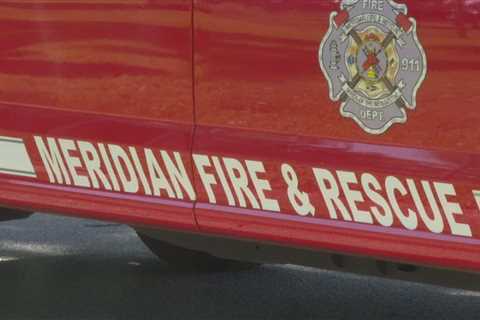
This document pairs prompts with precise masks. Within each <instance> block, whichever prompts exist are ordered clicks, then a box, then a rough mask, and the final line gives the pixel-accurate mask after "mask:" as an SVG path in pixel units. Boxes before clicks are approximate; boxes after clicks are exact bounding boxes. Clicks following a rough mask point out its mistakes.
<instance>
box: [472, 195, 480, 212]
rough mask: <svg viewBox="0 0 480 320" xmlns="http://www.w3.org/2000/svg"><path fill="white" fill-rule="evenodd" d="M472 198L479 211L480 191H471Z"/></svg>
mask: <svg viewBox="0 0 480 320" xmlns="http://www.w3.org/2000/svg"><path fill="white" fill-rule="evenodd" d="M473 197H474V198H475V201H476V202H477V206H478V209H479V210H480V191H478V190H473Z"/></svg>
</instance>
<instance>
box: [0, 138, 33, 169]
mask: <svg viewBox="0 0 480 320" xmlns="http://www.w3.org/2000/svg"><path fill="white" fill-rule="evenodd" d="M0 173H5V174H11V175H16V176H22V177H33V178H35V177H37V175H36V173H35V169H34V168H33V164H32V161H31V160H30V156H29V155H28V152H27V148H26V147H25V143H24V142H23V140H22V139H19V138H12V137H2V136H0Z"/></svg>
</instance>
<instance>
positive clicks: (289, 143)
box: [0, 0, 480, 271]
mask: <svg viewBox="0 0 480 320" xmlns="http://www.w3.org/2000/svg"><path fill="white" fill-rule="evenodd" d="M194 3H195V5H194V10H195V14H194V19H193V22H194V23H193V24H192V2H191V1H188V0H167V1H161V2H160V1H143V0H131V1H120V0H118V1H108V2H104V1H102V2H101V1H87V0H85V1H75V2H74V3H72V2H70V1H66V0H64V1H61V0H59V1H54V2H52V1H48V2H43V1H31V2H19V1H15V2H14V1H11V2H2V3H1V4H0V25H1V26H2V30H3V32H2V33H1V34H0V39H2V38H1V37H3V39H2V41H1V43H2V44H1V48H2V49H3V50H2V54H1V55H0V88H1V89H0V101H2V102H1V103H0V114H1V117H0V136H2V137H4V136H5V137H15V138H16V139H21V141H22V142H24V143H25V145H26V148H27V151H28V153H29V154H30V156H31V157H32V159H31V161H32V165H33V169H34V172H35V173H36V175H37V176H38V177H37V179H35V180H33V179H31V178H28V177H14V176H12V175H8V174H3V173H0V203H1V204H2V205H9V206H13V207H22V208H32V209H35V210H39V211H53V212H58V213H64V214H65V213H66V214H73V215H80V216H84V217H92V218H99V219H105V220H112V221H121V222H124V223H129V224H139V225H142V224H143V225H153V226H161V227H169V228H173V229H183V230H192V231H193V230H200V231H204V232H209V233H215V234H223V235H227V236H233V237H243V238H251V239H260V240H264V241H271V242H276V243H281V244H284V245H288V246H301V247H309V248H318V249H327V250H333V251H338V252H346V253H353V254H359V255H369V256H374V257H379V258H385V259H387V258H388V259H391V260H399V261H405V262H411V263H418V264H428V265H436V266H442V267H449V268H457V269H470V270H477V271H478V270H480V254H479V253H480V252H479V249H478V248H479V244H480V243H479V241H480V211H479V209H478V207H477V205H476V201H480V200H478V199H477V198H476V197H474V196H473V194H472V191H473V190H479V189H480V180H479V173H480V161H479V160H480V154H479V153H480V145H479V144H478V141H479V139H480V131H479V130H478V129H477V126H478V122H479V121H480V113H478V112H477V110H476V105H477V103H478V102H479V100H480V94H479V93H478V90H477V88H478V87H479V85H480V83H479V82H480V67H479V66H480V65H479V63H478V60H477V55H478V49H479V47H480V42H479V40H478V39H480V37H479V36H480V34H479V33H480V31H479V30H478V29H477V28H476V27H477V26H476V25H475V24H476V23H477V21H478V18H479V16H478V13H477V12H478V11H476V9H475V8H476V4H475V3H473V4H472V2H471V1H460V0H457V1H450V0H448V1H438V0H425V1H414V0H409V1H405V3H406V4H407V5H408V8H409V10H410V11H409V12H410V13H411V14H412V16H415V18H416V19H417V22H418V35H419V37H420V38H421V39H422V44H423V46H424V49H425V52H426V55H427V56H428V63H429V73H428V77H427V78H426V79H425V82H424V84H423V86H422V90H421V91H420V92H419V94H418V97H417V110H416V111H414V112H409V121H408V123H406V124H405V125H402V126H394V127H392V128H391V129H390V130H389V131H388V132H386V133H385V134H383V135H380V136H372V135H368V134H366V133H365V132H363V131H362V130H361V129H360V128H359V127H358V126H357V125H356V124H355V123H353V122H352V121H348V120H346V119H344V118H342V117H341V115H340V114H339V110H338V108H339V106H338V105H337V104H336V103H334V102H332V101H331V100H330V98H329V94H328V84H327V81H326V79H325V77H324V76H323V74H322V71H321V70H320V66H319V63H318V48H319V46H320V42H321V40H322V38H323V37H324V35H325V34H326V32H327V28H328V25H329V24H328V18H329V16H330V13H331V12H332V11H335V10H338V5H339V2H338V1H334V0H328V1H325V0H318V1H312V0H301V1H282V0H280V1H266V0H265V1H253V0H244V1H243V0H242V1H226V0H225V1H224V0H196V1H195V2H194ZM192 29H194V30H195V33H194V34H192ZM192 44H194V47H193V46H192ZM193 49H195V56H194V57H193V56H192V52H193ZM193 64H194V73H193V72H192V66H193ZM193 76H194V77H193ZM192 77H193V81H192ZM192 82H193V83H192ZM193 97H195V110H194V101H193ZM194 118H195V123H194ZM193 132H195V135H193ZM33 136H41V137H53V138H62V139H71V141H74V142H72V143H73V145H74V146H78V143H79V141H88V142H91V143H92V144H93V143H105V144H115V145H117V146H121V148H124V149H125V150H126V149H128V148H129V146H133V147H134V148H137V149H138V150H144V149H146V148H152V149H156V150H159V149H162V150H167V151H176V152H179V153H180V154H181V158H182V159H183V161H184V163H185V167H186V168H188V174H189V176H190V179H191V180H192V181H193V182H194V183H195V187H196V188H195V189H196V199H197V201H196V203H195V204H194V203H193V202H192V201H190V200H172V199H169V198H168V197H152V196H148V195H146V193H147V192H146V190H144V191H145V192H143V193H144V194H142V193H141V192H139V193H125V192H116V193H115V192H110V191H108V190H105V189H102V188H98V189H95V188H79V187H74V186H72V185H66V184H63V185H60V184H51V183H48V181H49V177H48V172H46V170H45V167H44V165H42V160H41V159H40V156H39V155H38V152H37V149H36V148H37V147H38V146H36V145H35V143H34V137H33ZM192 141H194V144H193V145H192ZM192 148H193V153H194V154H193V155H192ZM0 151H1V150H0ZM77 151H78V150H76V149H75V150H74V151H72V152H73V153H74V154H76V155H77V158H78V159H80V156H78V154H77ZM198 154H205V155H209V156H212V155H216V156H219V157H232V158H235V159H239V160H240V161H241V162H244V161H245V160H256V161H262V163H263V164H264V165H265V171H266V172H265V173H263V178H265V179H268V181H269V182H270V184H271V189H272V191H270V192H267V196H268V197H269V198H272V199H273V198H274V199H278V204H279V208H281V209H280V210H279V212H274V211H271V212H269V211H265V210H264V211H261V210H258V209H255V208H253V207H252V205H249V204H246V205H245V206H244V208H239V206H232V205H229V201H228V195H227V194H226V193H225V188H222V187H221V186H220V184H217V186H216V187H215V189H214V190H215V195H216V203H211V201H209V196H208V194H207V192H206V190H205V188H204V186H203V185H202V183H201V181H202V177H201V176H200V175H199V174H198V172H197V171H195V170H194V159H195V155H198ZM192 156H193V158H192ZM77 158H76V159H77ZM83 162H85V159H83ZM140 162H142V163H144V162H145V159H144V158H141V159H140ZM0 163H2V162H0ZM3 163H7V162H6V161H4V162H3ZM286 163H288V164H289V165H290V166H291V167H292V168H293V169H294V170H295V172H296V173H297V174H298V176H301V177H302V178H301V179H300V181H299V183H298V185H297V188H298V189H300V190H302V191H305V192H307V193H308V194H309V195H310V200H311V201H312V203H313V204H314V205H315V208H316V209H317V210H316V212H315V214H314V215H313V214H307V215H299V214H297V213H296V212H295V210H293V208H292V206H291V201H290V199H289V197H288V194H289V190H288V187H289V186H288V184H285V177H284V176H282V174H281V170H280V168H281V167H282V165H283V164H286ZM7 164H8V165H9V166H10V167H14V166H12V164H11V162H8V163H7ZM143 165H144V164H143ZM220 167H224V165H220ZM79 168H80V169H79V172H80V173H84V174H85V172H83V171H84V170H85V168H86V166H85V163H83V166H80V167H79ZM312 168H323V169H327V170H330V172H336V171H337V170H342V171H344V172H347V171H349V172H355V173H356V174H357V175H358V176H359V175H360V174H362V173H365V172H367V173H370V174H372V175H374V176H375V177H376V178H377V179H378V180H381V181H383V180H384V179H386V177H388V176H395V177H397V178H398V179H403V180H402V181H405V179H407V178H411V179H414V180H415V182H416V183H420V182H421V181H429V182H441V183H450V184H454V185H455V187H456V195H455V196H454V197H451V198H452V201H456V202H458V203H460V204H461V206H462V211H463V213H462V215H457V216H456V219H457V223H459V224H468V225H469V226H470V227H471V233H472V235H471V236H459V235H457V234H455V232H454V231H455V230H453V228H452V224H451V223H450V225H449V224H448V223H447V222H448V221H446V220H444V226H443V227H442V230H441V231H442V232H439V233H432V232H429V231H428V230H427V229H428V228H427V226H426V225H425V224H424V223H422V222H421V221H420V222H419V223H418V226H416V228H414V229H412V230H406V228H402V226H401V225H400V222H399V221H395V222H394V223H393V224H392V226H390V227H384V226H380V225H379V224H378V223H376V224H365V223H359V222H352V221H342V220H341V219H329V217H328V215H327V211H328V208H327V207H326V204H325V201H324V199H323V198H322V194H321V193H320V192H319V191H318V186H317V183H316V181H315V179H314V177H313V175H312ZM137 170H138V168H137ZM250 178H251V177H250ZM228 183H229V182H227V184H228ZM352 188H353V189H355V190H357V191H358V190H359V189H360V187H359V186H358V184H357V185H356V184H355V183H352ZM436 196H437V198H438V194H437V195H436ZM426 197H427V196H426V195H425V194H421V199H422V200H423V201H424V202H425V198H426ZM237 200H238V199H237ZM342 200H343V201H347V200H348V199H347V197H343V198H342ZM414 200H415V199H413V198H412V197H410V196H404V197H401V201H399V202H400V205H401V206H402V208H411V207H413V202H414ZM437 200H438V199H437ZM373 205H375V204H374V203H372V201H370V200H368V199H367V198H365V199H364V201H363V202H362V203H361V204H359V206H360V207H361V208H363V209H366V208H368V207H371V206H373ZM194 207H195V208H194ZM194 213H195V216H194ZM444 219H445V218H444Z"/></svg>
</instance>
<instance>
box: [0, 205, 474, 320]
mask: <svg viewBox="0 0 480 320" xmlns="http://www.w3.org/2000/svg"><path fill="white" fill-rule="evenodd" d="M0 319H8V320H16V319H25V320H27V319H72V320H76V319H82V320H84V319H85V320H86V319H99V320H108V319H128V320H137V319H195V320H200V319H208V320H216V319H228V320H233V319H249V320H250V319H272V320H273V319H274V320H280V319H289V320H291V319H295V320H298V319H312V320H313V319H315V320H320V319H325V320H336V319H341V320H350V319H351V320H354V319H355V320H366V319H399V320H400V319H401V320H405V319H422V320H429V319H432V320H440V319H456V320H459V319H468V320H474V319H480V293H475V292H468V291H462V290H454V289H444V288H439V287H433V286H424V285H418V284H411V283H404V282H396V281H387V280H379V279H373V278H367V277H358V276H353V275H345V274H341V273H336V272H325V271H322V270H317V269H311V268H303V267H298V266H276V265H266V266H262V267H260V268H258V269H255V270H249V271H242V272H232V273H220V274H195V273H185V272H184V273H178V272H176V271H175V270H173V269H171V268H169V267H168V266H167V265H166V264H163V263H162V262H159V260H157V258H156V257H155V256H153V255H152V254H151V253H150V252H149V251H148V250H147V249H146V248H145V246H144V245H143V244H142V243H141V242H140V241H139V240H138V239H137V237H136V235H135V233H134V232H133V231H132V230H131V229H130V228H129V227H127V226H123V225H118V224H111V223H104V222H98V221H91V220H83V219H74V218H65V217H58V216H53V215H42V214H36V215H34V216H32V217H30V218H28V219H26V220H18V221H11V222H4V223H0Z"/></svg>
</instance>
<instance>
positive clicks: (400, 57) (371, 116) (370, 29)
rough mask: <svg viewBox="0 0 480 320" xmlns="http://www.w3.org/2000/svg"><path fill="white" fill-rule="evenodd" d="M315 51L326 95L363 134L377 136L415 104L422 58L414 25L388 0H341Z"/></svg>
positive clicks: (403, 7)
mask: <svg viewBox="0 0 480 320" xmlns="http://www.w3.org/2000/svg"><path fill="white" fill-rule="evenodd" d="M340 9H341V11H340V12H333V13H332V14H331V16H330V28H329V30H328V33H327V34H326V36H325V37H324V39H323V41H322V43H321V46H320V51H319V60H320V66H321V68H322V71H323V73H324V74H325V77H326V78H327V81H328V84H329V89H330V98H331V99H332V100H333V101H340V102H341V110H340V112H341V114H342V116H344V117H347V118H352V119H354V120H355V121H356V122H357V123H358V124H359V125H360V126H361V127H362V128H363V129H364V130H365V131H366V132H368V133H370V134H382V133H384V132H385V131H387V130H388V129H389V128H390V127H391V126H392V125H393V124H395V123H405V122H406V121H407V110H408V109H411V110H413V109H415V108H416V106H417V103H416V96H417V91H418V89H419V88H420V86H421V85H422V82H423V81H424V80H425V76H426V73H427V59H426V56H425V52H424V50H423V48H422V45H421V44H420V42H419V40H418V37H417V23H416V21H415V19H414V18H411V17H408V16H407V14H408V10H407V6H406V5H403V4H398V3H396V2H395V1H393V0H342V2H341V4H340Z"/></svg>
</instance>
